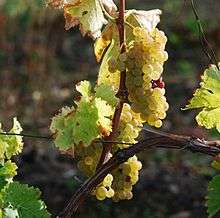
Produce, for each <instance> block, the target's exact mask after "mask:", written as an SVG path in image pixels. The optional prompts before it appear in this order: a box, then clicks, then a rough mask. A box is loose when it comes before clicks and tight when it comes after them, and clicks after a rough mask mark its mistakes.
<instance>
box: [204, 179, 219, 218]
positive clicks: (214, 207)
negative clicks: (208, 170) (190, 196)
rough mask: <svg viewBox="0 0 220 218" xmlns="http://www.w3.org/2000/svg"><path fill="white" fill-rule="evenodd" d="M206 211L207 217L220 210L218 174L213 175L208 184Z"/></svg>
mask: <svg viewBox="0 0 220 218" xmlns="http://www.w3.org/2000/svg"><path fill="white" fill-rule="evenodd" d="M206 204H207V207H208V209H207V212H208V214H209V218H210V217H213V216H214V215H215V214H216V213H217V212H218V211H219V210H220V175H217V176H215V177H214V178H213V179H212V180H211V181H210V182H209V185H208V196H207V202H206Z"/></svg>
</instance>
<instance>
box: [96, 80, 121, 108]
mask: <svg viewBox="0 0 220 218" xmlns="http://www.w3.org/2000/svg"><path fill="white" fill-rule="evenodd" d="M95 91H96V93H95V97H97V98H101V99H102V100H105V101H106V102H107V103H108V104H110V105H112V106H113V107H114V106H115V105H116V103H117V98H116V97H115V91H114V90H113V89H112V86H110V85H108V84H100V85H99V86H97V87H96V88H95Z"/></svg>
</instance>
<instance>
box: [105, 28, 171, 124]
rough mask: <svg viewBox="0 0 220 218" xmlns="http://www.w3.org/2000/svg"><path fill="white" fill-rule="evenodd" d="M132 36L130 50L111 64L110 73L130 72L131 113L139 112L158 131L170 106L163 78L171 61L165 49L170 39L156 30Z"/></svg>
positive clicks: (128, 85) (140, 31)
mask: <svg viewBox="0 0 220 218" xmlns="http://www.w3.org/2000/svg"><path fill="white" fill-rule="evenodd" d="M133 35H134V40H133V41H131V42H130V43H129V45H128V47H127V51H126V52H125V53H123V54H120V55H119V57H118V58H117V59H116V58H115V57H113V58H111V59H110V60H109V61H108V64H109V71H110V72H112V73H114V72H116V71H117V70H120V71H122V70H126V71H127V77H126V86H127V89H128V92H129V101H130V102H131V108H132V110H133V111H134V112H135V113H140V114H141V118H142V120H143V121H145V122H147V123H148V124H149V125H152V126H155V127H158V128H159V127H161V125H162V121H161V120H162V119H164V118H165V117H166V111H167V110H168V107H169V105H168V103H167V102H166V98H165V96H164V94H165V89H164V83H163V81H162V78H161V75H162V72H163V64H164V62H165V61H166V60H167V58H168V55H167V52H166V51H165V50H164V49H165V44H166V41H167V38H166V36H165V35H164V33H163V32H162V31H159V30H158V29H156V28H155V29H154V30H153V31H152V32H148V31H147V30H145V29H143V28H140V27H136V28H134V30H133Z"/></svg>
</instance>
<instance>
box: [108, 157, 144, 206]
mask: <svg viewBox="0 0 220 218" xmlns="http://www.w3.org/2000/svg"><path fill="white" fill-rule="evenodd" d="M141 168H142V164H141V162H140V161H138V159H137V157H136V156H133V157H131V158H129V159H128V161H126V162H125V163H123V164H121V165H120V166H119V168H118V169H116V170H114V171H113V176H114V180H113V183H112V188H113V189H114V196H113V197H112V200H113V201H116V202H117V201H119V200H124V199H127V200H129V199H131V198H132V197H133V194H132V187H133V185H135V184H136V183H137V181H138V179H139V171H140V170H141Z"/></svg>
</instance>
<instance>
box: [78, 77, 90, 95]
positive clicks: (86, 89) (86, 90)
mask: <svg viewBox="0 0 220 218" xmlns="http://www.w3.org/2000/svg"><path fill="white" fill-rule="evenodd" d="M76 90H77V91H78V92H79V93H81V95H82V96H83V97H89V96H90V95H91V90H92V87H91V84H90V82H89V81H86V80H84V81H81V82H80V83H78V84H77V85H76Z"/></svg>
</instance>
